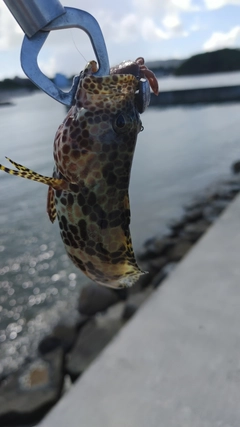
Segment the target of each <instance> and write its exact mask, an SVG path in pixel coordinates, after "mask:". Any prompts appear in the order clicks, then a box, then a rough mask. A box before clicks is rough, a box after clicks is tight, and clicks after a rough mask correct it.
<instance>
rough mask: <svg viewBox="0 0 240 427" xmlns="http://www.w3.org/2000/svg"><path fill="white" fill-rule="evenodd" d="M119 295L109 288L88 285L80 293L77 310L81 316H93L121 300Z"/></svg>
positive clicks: (92, 284) (93, 284)
mask: <svg viewBox="0 0 240 427" xmlns="http://www.w3.org/2000/svg"><path fill="white" fill-rule="evenodd" d="M121 296H122V295H121V293H119V294H118V293H117V292H114V291H113V290H112V289H110V288H106V287H104V286H100V285H97V284H95V283H90V284H89V285H87V286H84V288H83V289H82V291H81V294H80V298H79V303H78V309H79V311H80V313H81V314H84V315H87V316H94V315H95V314H96V313H99V312H101V311H105V310H107V308H109V307H111V306H112V305H114V304H117V303H118V302H119V301H120V299H121Z"/></svg>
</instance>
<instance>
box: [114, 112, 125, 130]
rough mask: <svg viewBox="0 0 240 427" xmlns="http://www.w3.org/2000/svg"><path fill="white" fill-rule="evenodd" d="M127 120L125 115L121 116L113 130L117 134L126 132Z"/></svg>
mask: <svg viewBox="0 0 240 427" xmlns="http://www.w3.org/2000/svg"><path fill="white" fill-rule="evenodd" d="M125 125H126V120H125V117H124V116H123V114H119V115H118V116H117V117H116V119H115V120H114V124H113V128H114V130H115V131H116V132H119V131H120V132H121V131H124V128H125Z"/></svg>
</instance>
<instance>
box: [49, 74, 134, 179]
mask: <svg viewBox="0 0 240 427" xmlns="http://www.w3.org/2000/svg"><path fill="white" fill-rule="evenodd" d="M138 85H139V80H138V79H137V78H136V77H135V76H133V75H131V74H112V75H108V76H103V77H97V76H95V75H92V74H90V71H89V70H88V72H87V73H86V75H84V77H83V78H81V79H80V82H79V86H78V89H77V92H76V96H75V105H74V106H73V107H72V108H71V109H70V111H69V113H68V115H67V117H66V119H65V120H64V122H63V124H62V125H61V126H60V127H59V129H58V131H57V134H56V138H55V143H54V158H55V163H56V166H57V169H58V170H59V171H60V172H61V174H62V175H63V176H64V177H65V178H66V179H67V180H68V181H71V182H75V183H78V182H79V181H80V180H82V179H86V178H87V176H88V175H89V173H90V171H91V172H92V171H93V170H95V171H96V175H97V176H98V177H99V174H98V173H97V171H99V170H100V169H101V165H100V163H101V164H103V161H104V160H106V157H107V155H108V157H110V160H111V161H113V160H114V159H117V158H118V157H119V153H125V160H126V157H129V156H130V157H132V156H133V153H134V148H135V144H136V139H137V134H138V133H139V132H140V131H141V128H142V123H141V120H140V115H139V113H138V110H137V106H136V102H135V101H136V93H137V91H138ZM110 153H111V154H110ZM118 160H119V159H118ZM99 162H100V163H99ZM130 163H131V162H130ZM91 175H92V173H91Z"/></svg>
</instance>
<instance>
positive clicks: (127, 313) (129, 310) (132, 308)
mask: <svg viewBox="0 0 240 427" xmlns="http://www.w3.org/2000/svg"><path fill="white" fill-rule="evenodd" d="M137 309H138V307H137V306H136V305H134V304H131V303H127V304H126V305H125V307H124V310H123V314H122V319H123V320H129V319H131V317H132V316H133V315H134V314H135V313H136V311H137Z"/></svg>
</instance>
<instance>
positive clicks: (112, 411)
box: [40, 196, 240, 427]
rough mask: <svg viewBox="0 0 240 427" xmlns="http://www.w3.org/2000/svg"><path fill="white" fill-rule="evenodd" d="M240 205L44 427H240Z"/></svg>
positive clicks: (212, 231) (187, 259) (199, 245)
mask: <svg viewBox="0 0 240 427" xmlns="http://www.w3.org/2000/svg"><path fill="white" fill-rule="evenodd" d="M239 399H240V196H238V197H237V198H236V199H235V201H234V202H233V203H232V204H231V205H230V206H229V208H228V209H227V210H226V211H225V212H224V213H223V215H222V216H221V217H220V219H219V220H218V221H217V222H216V223H215V224H214V225H213V226H212V227H211V228H210V229H209V230H208V232H207V233H206V234H205V235H204V236H203V238H202V239H201V240H200V241H199V242H198V243H197V244H196V245H195V246H194V248H193V249H192V250H191V251H190V252H189V254H188V255H187V256H186V257H185V258H184V260H183V261H182V262H181V263H180V264H179V265H178V267H177V268H176V269H175V270H174V271H173V273H172V274H171V275H170V276H169V278H168V279H167V280H166V281H165V282H164V283H163V285H161V287H159V288H158V289H157V290H156V291H155V292H154V293H153V294H152V296H151V297H150V298H149V300H148V301H147V302H146V303H145V305H144V306H143V307H142V308H141V309H140V310H139V311H138V312H137V314H136V315H135V316H134V317H133V318H132V320H130V321H129V322H128V323H127V325H126V326H125V327H124V328H123V329H122V330H121V332H120V334H119V335H117V336H116V338H115V339H114V340H113V341H112V342H111V343H110V345H109V346H108V347H107V348H106V349H105V350H104V351H103V352H102V354H101V355H100V356H99V357H98V358H97V360H96V361H95V362H94V363H93V364H92V365H91V366H90V368H89V369H88V370H87V371H86V372H85V373H84V375H83V376H82V377H81V378H80V379H79V380H78V381H77V382H76V383H75V385H74V386H73V387H72V389H71V390H70V391H69V392H68V393H67V394H66V395H65V396H64V397H63V398H62V399H61V400H60V402H59V403H58V404H57V405H56V406H55V407H54V408H53V410H52V411H51V412H50V413H49V414H48V415H47V416H46V418H45V419H44V420H43V421H42V422H41V423H40V426H41V427H55V426H56V427H67V426H71V427H239V426H240V403H239Z"/></svg>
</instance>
